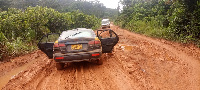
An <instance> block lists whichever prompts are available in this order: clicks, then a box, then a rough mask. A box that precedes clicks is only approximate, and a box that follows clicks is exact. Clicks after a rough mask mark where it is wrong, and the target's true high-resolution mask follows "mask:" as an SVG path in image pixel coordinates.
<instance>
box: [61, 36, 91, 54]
mask: <svg viewBox="0 0 200 90" xmlns="http://www.w3.org/2000/svg"><path fill="white" fill-rule="evenodd" d="M93 40H95V39H94V38H75V39H66V40H62V41H59V44H61V43H62V44H64V45H63V46H62V47H60V51H61V53H77V52H87V51H91V50H93V49H92V48H90V47H89V46H88V43H89V42H90V41H93Z"/></svg>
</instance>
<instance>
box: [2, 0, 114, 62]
mask: <svg viewBox="0 0 200 90" xmlns="http://www.w3.org/2000/svg"><path fill="white" fill-rule="evenodd" d="M117 12H118V11H117V10H116V9H109V8H106V7H105V6H104V5H103V4H102V3H100V2H99V1H98V0H94V1H85V0H0V61H6V60H9V58H10V57H15V56H19V55H22V54H25V53H29V52H31V51H34V50H36V49H37V42H38V40H39V39H40V38H41V37H42V36H43V35H45V34H47V33H59V32H62V31H64V30H69V29H74V28H92V29H97V28H99V27H100V23H101V19H102V18H113V17H112V16H114V15H115V16H116V15H117Z"/></svg>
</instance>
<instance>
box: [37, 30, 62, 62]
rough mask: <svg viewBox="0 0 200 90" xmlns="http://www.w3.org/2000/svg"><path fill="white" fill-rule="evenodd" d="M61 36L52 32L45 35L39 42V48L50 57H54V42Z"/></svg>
mask: <svg viewBox="0 0 200 90" xmlns="http://www.w3.org/2000/svg"><path fill="white" fill-rule="evenodd" d="M59 36H60V34H59V33H51V34H47V35H44V36H43V37H42V38H41V39H40V41H39V43H38V48H39V49H40V50H41V51H42V52H44V53H45V54H46V55H47V56H48V57H49V58H53V45H54V42H55V41H56V40H58V37H59Z"/></svg>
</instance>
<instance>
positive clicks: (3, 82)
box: [0, 60, 34, 90]
mask: <svg viewBox="0 0 200 90" xmlns="http://www.w3.org/2000/svg"><path fill="white" fill-rule="evenodd" d="M33 62H34V60H32V61H31V62H29V63H27V64H25V65H23V66H21V67H18V68H15V69H13V70H11V71H10V72H7V73H6V74H5V75H4V76H1V77H0V90H1V89H2V88H3V87H4V86H5V85H6V84H7V83H8V82H9V80H10V79H12V78H14V77H15V76H16V75H18V74H19V73H20V72H22V71H24V70H25V69H26V68H27V67H28V66H30V65H31V64H33Z"/></svg>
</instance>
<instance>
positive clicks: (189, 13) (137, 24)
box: [115, 0, 200, 45]
mask: <svg viewBox="0 0 200 90" xmlns="http://www.w3.org/2000/svg"><path fill="white" fill-rule="evenodd" d="M121 3H122V4H123V11H122V13H121V14H120V16H119V17H118V18H117V20H116V21H115V24H117V25H120V26H121V27H122V28H127V29H129V30H131V31H135V32H138V33H144V34H146V35H150V36H156V37H162V38H166V39H171V40H177V41H181V42H183V43H187V42H191V41H192V42H195V43H196V44H199V45H200V8H199V7H200V1H198V0H175V1H170V0H149V1H145V0H139V1H138V0H122V1H121Z"/></svg>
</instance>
